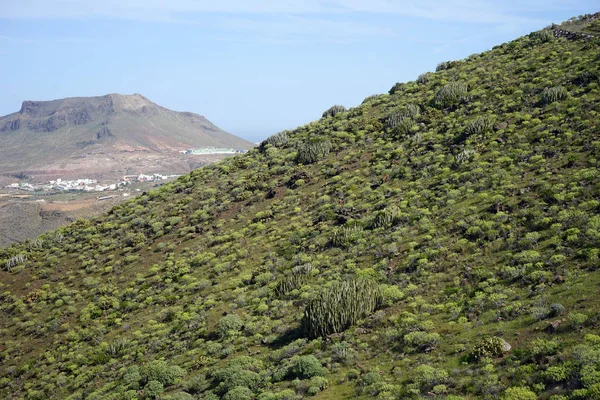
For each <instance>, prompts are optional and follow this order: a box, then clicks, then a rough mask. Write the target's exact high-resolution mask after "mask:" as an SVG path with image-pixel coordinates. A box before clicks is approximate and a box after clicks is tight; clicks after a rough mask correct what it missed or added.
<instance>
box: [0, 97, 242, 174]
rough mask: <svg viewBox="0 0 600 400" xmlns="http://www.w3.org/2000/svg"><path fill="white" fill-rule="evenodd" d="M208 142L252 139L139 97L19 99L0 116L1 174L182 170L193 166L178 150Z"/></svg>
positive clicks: (232, 143) (235, 145)
mask: <svg viewBox="0 0 600 400" xmlns="http://www.w3.org/2000/svg"><path fill="white" fill-rule="evenodd" d="M208 146H215V147H232V148H236V149H249V148H251V147H252V146H253V144H252V143H250V142H248V141H246V140H244V139H241V138H239V137H237V136H234V135H232V134H229V133H227V132H225V131H223V130H221V129H219V128H218V127H216V126H215V125H213V124H212V123H211V122H210V121H208V120H207V119H206V118H204V117H202V116H200V115H198V114H193V113H189V112H176V111H171V110H168V109H166V108H164V107H161V106H158V105H157V104H154V103H152V102H151V101H150V100H148V99H147V98H145V97H143V96H142V95H139V94H134V95H119V94H109V95H106V96H100V97H75V98H67V99H61V100H53V101H24V102H23V105H22V107H21V110H20V111H19V112H16V113H13V114H10V115H7V116H4V117H1V118H0V174H19V173H25V174H27V175H36V176H50V177H51V176H60V177H63V178H64V177H65V176H69V175H73V174H74V175H79V176H80V177H81V175H82V174H85V173H88V174H90V173H92V174H103V173H104V174H106V173H108V172H112V173H113V175H116V176H118V175H119V174H120V175H123V174H125V173H132V170H140V171H138V172H146V173H148V172H158V171H162V172H173V173H184V172H188V171H190V170H191V169H192V167H191V166H190V160H189V159H188V158H189V157H188V158H185V157H183V155H181V154H179V153H178V151H179V150H184V149H186V148H190V147H208ZM147 161H148V162H147ZM192 163H193V162H192ZM146 164H147V165H146Z"/></svg>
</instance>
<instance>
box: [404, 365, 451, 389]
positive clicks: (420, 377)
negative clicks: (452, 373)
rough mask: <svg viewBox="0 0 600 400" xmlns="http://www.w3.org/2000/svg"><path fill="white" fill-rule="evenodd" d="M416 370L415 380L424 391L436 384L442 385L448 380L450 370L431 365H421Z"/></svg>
mask: <svg viewBox="0 0 600 400" xmlns="http://www.w3.org/2000/svg"><path fill="white" fill-rule="evenodd" d="M414 372H415V375H414V378H413V382H414V383H415V384H416V385H418V386H419V387H420V388H421V390H423V391H424V390H431V389H432V388H433V387H434V386H437V385H442V384H444V383H446V382H447V381H448V372H446V371H445V370H443V369H437V368H434V367H432V366H430V365H419V366H418V367H417V368H415V370H414Z"/></svg>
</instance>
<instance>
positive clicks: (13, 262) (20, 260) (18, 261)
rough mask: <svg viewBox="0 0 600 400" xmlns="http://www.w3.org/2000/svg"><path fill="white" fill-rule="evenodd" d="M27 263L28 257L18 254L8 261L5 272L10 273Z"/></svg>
mask: <svg viewBox="0 0 600 400" xmlns="http://www.w3.org/2000/svg"><path fill="white" fill-rule="evenodd" d="M26 262H27V256H26V255H24V254H17V255H16V256H13V257H11V258H9V259H8V260H7V261H6V264H5V265H4V270H5V271H8V272H10V271H12V270H13V269H14V268H15V267H17V266H18V265H22V264H25V263H26Z"/></svg>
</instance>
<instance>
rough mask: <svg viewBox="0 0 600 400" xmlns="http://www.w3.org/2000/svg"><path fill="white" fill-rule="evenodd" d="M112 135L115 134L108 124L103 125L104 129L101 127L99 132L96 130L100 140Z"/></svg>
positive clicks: (97, 137)
mask: <svg viewBox="0 0 600 400" xmlns="http://www.w3.org/2000/svg"><path fill="white" fill-rule="evenodd" d="M112 136H113V134H112V132H111V131H110V129H108V128H107V127H106V126H105V127H103V128H102V129H100V130H99V131H98V132H96V139H98V140H100V139H106V138H109V137H112Z"/></svg>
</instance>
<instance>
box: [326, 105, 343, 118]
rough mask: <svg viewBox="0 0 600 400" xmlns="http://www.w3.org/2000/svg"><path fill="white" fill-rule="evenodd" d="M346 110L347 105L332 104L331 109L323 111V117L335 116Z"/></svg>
mask: <svg viewBox="0 0 600 400" xmlns="http://www.w3.org/2000/svg"><path fill="white" fill-rule="evenodd" d="M344 111H346V107H344V106H340V105H335V106H331V107H330V108H329V109H327V111H325V112H324V113H323V118H326V117H335V116H336V115H337V114H339V113H342V112H344Z"/></svg>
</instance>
